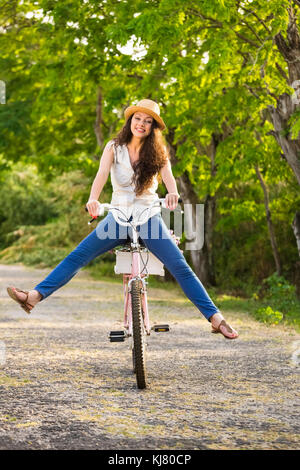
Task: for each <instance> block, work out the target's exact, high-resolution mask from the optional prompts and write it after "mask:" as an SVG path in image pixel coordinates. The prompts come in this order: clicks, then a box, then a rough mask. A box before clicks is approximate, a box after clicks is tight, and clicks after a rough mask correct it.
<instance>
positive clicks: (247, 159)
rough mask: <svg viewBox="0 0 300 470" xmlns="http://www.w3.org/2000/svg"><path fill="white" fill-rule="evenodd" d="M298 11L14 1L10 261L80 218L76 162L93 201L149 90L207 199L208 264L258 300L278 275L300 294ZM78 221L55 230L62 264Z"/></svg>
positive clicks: (187, 172)
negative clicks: (131, 108)
mask: <svg viewBox="0 0 300 470" xmlns="http://www.w3.org/2000/svg"><path fill="white" fill-rule="evenodd" d="M299 15H300V3H299V1H296V0H294V1H291V0H273V1H272V2H270V1H265V0H245V1H243V2H240V1H236V0H229V1H226V2H224V1H223V0H201V1H200V0H186V1H185V0H184V1H182V0H97V1H96V0H83V1H82V0H72V2H71V1H69V0H37V1H31V0H27V1H19V0H12V1H10V2H7V1H6V0H0V50H1V55H0V80H2V81H4V82H5V84H6V104H0V184H1V195H0V200H1V207H0V224H1V234H0V244H1V247H2V249H4V252H2V257H3V258H2V259H5V257H7V256H8V255H7V253H8V252H11V251H12V250H13V247H14V246H15V245H16V246H18V247H21V246H22V243H21V241H22V239H23V240H25V239H26V233H27V232H26V229H24V227H28V226H30V227H31V229H30V230H32V231H33V232H34V233H35V234H36V237H35V239H34V240H35V241H34V243H36V244H38V243H39V234H40V233H42V232H39V230H44V229H42V228H41V227H42V226H44V227H46V226H47V225H49V229H50V231H51V233H54V232H53V230H52V227H54V226H55V224H56V223H57V224H59V223H61V222H60V221H61V220H62V218H63V211H64V210H65V211H70V212H71V213H72V210H73V209H74V207H76V210H77V212H78V207H79V206H78V205H76V204H77V203H76V200H74V199H73V195H74V194H75V193H74V191H73V189H72V182H74V177H73V176H72V175H74V171H75V174H76V175H77V180H78V175H79V174H80V175H81V180H82V192H81V196H80V197H81V198H82V199H81V201H80V204H83V203H84V197H87V195H88V188H89V186H90V184H91V182H92V179H93V176H94V174H95V172H96V170H97V167H98V160H99V158H100V156H101V152H102V149H103V147H104V144H105V143H106V141H107V140H108V139H109V138H111V137H112V136H113V135H115V134H116V132H117V131H118V130H119V128H120V126H121V125H122V123H123V110H124V108H125V107H126V106H128V105H129V104H131V103H132V102H136V101H138V100H139V99H141V98H145V97H149V98H152V99H154V100H156V101H157V102H158V103H159V104H160V106H161V112H162V114H163V117H164V120H165V122H166V123H167V131H166V132H165V139H166V142H167V143H168V146H169V149H170V153H171V156H172V163H173V168H174V174H175V175H176V177H177V180H178V185H179V188H180V190H181V193H182V195H183V196H184V199H185V201H186V202H193V203H197V202H198V203H204V204H205V208H206V219H205V223H206V227H207V228H206V243H205V246H204V248H203V250H202V251H201V252H200V253H198V254H197V253H186V254H187V256H188V258H189V260H190V262H191V263H192V264H193V265H194V268H195V270H196V271H197V273H198V274H199V275H200V276H203V280H204V281H205V282H207V283H208V284H214V285H216V286H219V287H222V288H223V289H226V290H228V291H230V292H232V293H243V294H248V293H250V292H253V291H254V290H257V286H258V285H260V284H261V283H262V281H263V279H265V278H269V277H270V276H271V275H272V274H273V273H274V272H275V271H276V272H277V275H278V276H284V277H285V278H286V279H287V280H288V281H289V283H290V284H291V283H292V284H297V282H298V287H297V288H298V291H299V290H300V289H299V282H300V281H299V279H300V274H299V273H300V268H299V251H298V248H297V243H296V238H295V231H293V229H292V222H293V220H294V217H295V214H296V213H297V212H298V211H299V207H300V193H299V184H300V156H299V153H300V139H299V131H300V96H299V95H297V90H298V89H299V88H300V87H299V83H300V82H299V80H300V61H299V54H300V36H299V21H300V19H299ZM297 87H298V88H297ZM76 172H80V173H76ZM30 175H32V178H31V177H30ZM59 175H62V176H59ZM59 177H61V178H63V179H64V182H65V183H64V184H67V181H69V183H68V184H69V186H68V189H67V190H65V191H59V190H57V188H56V189H55V194H54V193H53V188H54V186H52V189H51V184H52V185H53V184H54V185H55V181H56V180H57V178H59ZM22 178H23V180H22ZM22 181H23V182H24V183H22ZM62 187H63V185H62ZM51 191H52V192H51ZM161 191H162V193H163V191H164V188H161ZM75 192H76V191H75ZM107 194H108V193H107ZM60 199H61V202H59V200H60ZM59 204H61V205H60V207H59ZM75 220H76V221H77V222H78V218H75ZM50 227H51V228H50ZM66 228H67V229H69V228H70V227H69V226H68V225H66ZM20 229H21V230H25V231H24V233H23V232H22V231H21V232H19V238H18V240H15V238H14V235H12V233H15V232H16V231H18V230H20ZM73 230H75V232H76V233H77V235H76V236H75V237H73V238H72V236H69V235H68V230H66V231H65V233H64V236H63V237H58V238H57V239H55V237H54V239H52V237H50V238H51V239H52V241H51V243H50V244H49V246H51V247H52V248H51V250H52V249H53V246H56V250H57V251H56V252H57V253H58V255H57V256H56V257H55V261H56V260H57V259H59V256H60V255H62V252H61V251H60V250H61V248H62V247H63V246H65V245H66V244H67V245H68V246H71V245H72V243H73V242H75V241H77V240H78V239H79V238H80V236H81V235H82V234H83V232H82V228H80V224H79V223H77V224H76V227H72V231H73ZM33 232H32V233H33ZM59 232H60V230H58V231H57V232H56V233H59ZM49 233H50V232H49ZM22 234H23V235H22ZM66 240H68V243H66ZM42 246H43V247H44V252H45V260H44V262H45V264H47V263H48V264H53V263H51V262H50V259H49V257H51V256H50V255H49V253H50V251H51V250H50V251H49V252H48V255H46V251H47V249H46V246H47V241H45V240H44V241H43V245H42V244H41V247H42ZM7 250H8V251H7ZM21 253H22V251H21ZM42 253H43V249H42V248H41V249H40V254H39V256H38V257H37V260H39V262H40V261H42V258H43V254H42ZM24 256H25V255H24ZM26 256H27V255H26ZM197 256H198V258H197ZM20 259H22V254H21V255H20ZM32 261H33V260H32ZM200 265H201V269H200Z"/></svg>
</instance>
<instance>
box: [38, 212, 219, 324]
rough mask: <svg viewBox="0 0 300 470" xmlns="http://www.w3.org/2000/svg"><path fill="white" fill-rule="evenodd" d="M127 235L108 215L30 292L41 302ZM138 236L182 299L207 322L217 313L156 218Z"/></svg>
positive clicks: (160, 220)
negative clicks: (34, 293)
mask: <svg viewBox="0 0 300 470" xmlns="http://www.w3.org/2000/svg"><path fill="white" fill-rule="evenodd" d="M128 235H129V236H130V237H131V236H132V229H131V227H123V226H120V225H119V224H118V223H117V222H116V221H115V219H114V218H113V215H112V214H111V213H110V212H109V213H108V215H107V216H106V217H105V218H104V219H103V220H102V221H101V222H99V224H98V226H97V228H96V229H95V230H94V231H93V232H91V233H90V234H89V235H88V236H87V237H86V238H85V239H84V240H82V242H81V243H80V244H79V245H78V246H77V247H76V248H75V249H74V250H73V251H72V252H71V253H70V254H69V255H68V256H67V257H66V258H65V259H64V260H63V261H61V263H59V264H58V266H56V268H55V269H54V270H53V271H52V272H51V273H50V274H49V275H48V276H47V277H46V278H45V279H44V280H43V281H42V282H40V283H39V284H38V285H37V286H36V287H35V288H34V289H36V290H37V291H38V292H39V293H40V294H41V296H42V298H43V299H45V298H46V297H48V296H49V295H50V294H52V293H53V292H54V291H56V290H57V289H59V288H60V287H62V286H63V285H65V284H66V283H67V282H68V281H70V279H72V277H73V276H74V275H75V274H76V273H77V272H78V271H79V270H80V269H81V268H82V267H83V266H86V265H87V264H88V263H89V262H90V261H92V260H93V259H94V258H96V257H97V256H99V255H101V254H103V253H105V252H106V251H109V250H111V249H113V248H115V247H116V246H119V245H120V244H122V240H123V241H124V240H126V239H127V236H128ZM139 235H140V238H141V239H142V240H143V241H144V243H145V245H146V247H147V248H148V249H149V250H150V251H151V252H152V253H153V254H154V255H155V256H156V257H157V258H159V259H160V261H161V262H162V263H163V264H164V265H165V266H166V268H167V269H168V270H169V272H170V273H171V274H172V275H173V276H174V278H175V279H176V281H177V282H178V283H179V285H180V286H181V288H182V290H183V291H184V293H185V295H186V296H187V297H188V298H189V299H190V300H191V302H193V304H194V305H195V306H196V307H197V308H198V309H199V310H200V312H201V313H202V314H203V315H204V316H205V318H206V319H207V320H208V319H209V318H210V317H211V316H212V315H214V314H215V313H217V312H219V309H218V308H217V307H216V306H215V304H214V303H213V302H212V300H211V298H210V297H209V295H208V293H207V292H206V290H205V288H204V287H203V285H202V283H201V282H200V280H199V279H198V277H197V276H196V274H195V273H194V272H193V271H192V269H191V268H190V266H189V265H188V264H187V262H186V260H185V258H184V256H183V254H182V253H181V251H180V249H179V248H178V247H177V245H176V243H175V242H174V240H173V238H172V237H171V235H170V232H169V230H168V228H167V227H166V225H165V223H164V221H163V220H162V217H161V215H160V214H157V215H155V216H153V217H151V218H150V219H149V220H148V221H147V222H146V223H145V224H143V225H141V226H140V227H139Z"/></svg>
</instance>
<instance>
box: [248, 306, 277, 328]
mask: <svg viewBox="0 0 300 470" xmlns="http://www.w3.org/2000/svg"><path fill="white" fill-rule="evenodd" d="M255 318H256V319H257V320H259V321H261V322H263V323H272V324H274V325H277V324H278V323H279V322H281V321H282V320H283V314H282V313H281V312H279V311H277V310H276V311H275V310H273V309H272V308H271V307H270V306H268V307H263V308H259V309H257V310H256V312H255Z"/></svg>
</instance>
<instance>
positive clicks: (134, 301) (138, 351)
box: [131, 280, 147, 389]
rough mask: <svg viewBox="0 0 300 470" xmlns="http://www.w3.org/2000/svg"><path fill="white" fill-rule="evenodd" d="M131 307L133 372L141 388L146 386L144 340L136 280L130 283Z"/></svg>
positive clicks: (138, 283)
mask: <svg viewBox="0 0 300 470" xmlns="http://www.w3.org/2000/svg"><path fill="white" fill-rule="evenodd" d="M131 309H132V333H133V351H132V354H133V361H134V372H135V373H136V382H137V386H138V388H141V389H142V388H146V387H147V371H146V357H145V356H146V342H145V328H144V319H143V314H142V301H141V286H140V282H139V281H136V280H134V281H132V283H131Z"/></svg>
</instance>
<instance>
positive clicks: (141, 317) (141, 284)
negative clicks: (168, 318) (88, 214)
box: [86, 198, 181, 389]
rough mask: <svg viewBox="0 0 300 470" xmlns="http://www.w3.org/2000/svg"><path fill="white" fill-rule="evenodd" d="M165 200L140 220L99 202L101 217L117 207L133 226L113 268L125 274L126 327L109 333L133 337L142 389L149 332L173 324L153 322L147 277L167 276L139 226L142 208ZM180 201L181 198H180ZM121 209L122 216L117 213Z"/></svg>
mask: <svg viewBox="0 0 300 470" xmlns="http://www.w3.org/2000/svg"><path fill="white" fill-rule="evenodd" d="M164 201H165V199H164V198H161V199H157V200H156V201H155V202H154V203H153V204H151V205H150V206H148V207H147V208H146V209H144V210H143V211H142V212H141V214H140V215H139V219H138V221H134V220H133V219H132V220H131V219H130V218H127V216H126V214H124V213H123V211H122V210H121V209H120V208H118V207H113V206H112V205H111V204H106V203H105V204H100V203H99V215H98V217H100V216H102V215H104V211H105V210H106V209H107V210H115V211H117V214H116V219H117V222H118V223H119V224H120V225H123V226H131V227H132V241H130V242H129V243H126V244H125V245H124V246H123V247H122V248H117V249H115V253H116V264H115V267H114V271H115V273H116V274H123V290H124V330H120V331H111V332H110V333H109V335H108V337H109V339H110V341H111V342H123V341H125V339H126V338H131V339H132V341H131V350H132V365H133V372H134V373H135V374H136V382H137V387H138V388H139V389H145V388H147V368H146V337H147V336H150V334H151V331H155V332H168V331H170V327H169V325H167V324H164V325H154V326H152V327H151V326H150V318H149V311H148V300H147V282H146V279H147V278H148V276H149V275H150V274H154V275H160V276H164V266H163V263H161V261H160V260H159V259H158V258H157V257H156V256H154V255H153V254H152V253H151V252H150V251H149V250H148V249H147V248H146V247H145V246H144V245H143V244H142V241H140V240H139V235H138V231H137V227H138V226H139V225H142V223H143V222H141V221H140V217H141V215H142V214H143V212H145V211H150V210H151V208H153V207H158V206H157V203H159V206H162V205H163V204H164ZM178 202H181V199H179V201H178ZM86 210H87V209H86ZM119 212H120V213H121V215H122V217H123V219H121V218H120V216H119V215H118V213H119ZM94 220H95V218H93V219H91V220H90V221H89V222H88V223H89V224H91V223H92V222H93V221H94ZM141 265H142V269H141Z"/></svg>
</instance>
